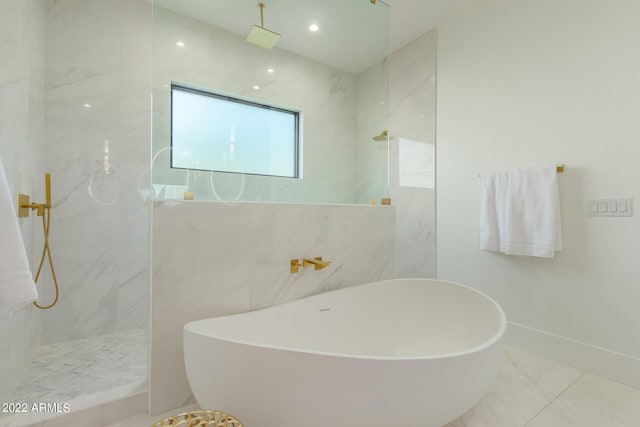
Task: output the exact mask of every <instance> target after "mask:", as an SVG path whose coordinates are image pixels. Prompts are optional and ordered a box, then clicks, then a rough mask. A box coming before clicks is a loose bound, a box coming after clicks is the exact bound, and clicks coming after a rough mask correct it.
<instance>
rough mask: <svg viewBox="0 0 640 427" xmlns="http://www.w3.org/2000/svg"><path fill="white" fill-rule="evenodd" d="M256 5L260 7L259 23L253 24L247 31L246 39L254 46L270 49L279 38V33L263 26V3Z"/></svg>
mask: <svg viewBox="0 0 640 427" xmlns="http://www.w3.org/2000/svg"><path fill="white" fill-rule="evenodd" d="M258 7H259V8H260V25H259V26H258V25H254V26H253V28H252V29H251V31H249V35H248V36H247V41H248V42H249V43H253V44H255V45H256V46H260V47H263V48H265V49H271V48H272V47H273V46H275V44H276V43H278V40H280V34H278V33H276V32H275V31H271V30H267V29H266V28H264V3H258Z"/></svg>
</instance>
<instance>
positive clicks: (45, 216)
mask: <svg viewBox="0 0 640 427" xmlns="http://www.w3.org/2000/svg"><path fill="white" fill-rule="evenodd" d="M44 186H45V202H44V203H29V196H27V195H25V194H18V204H19V209H18V216H19V217H28V216H29V213H30V210H37V211H38V216H41V217H42V230H43V232H44V247H43V248H42V257H41V258H40V265H39V266H38V271H37V273H36V275H35V277H34V278H33V280H34V282H36V283H38V279H39V278H40V273H42V266H43V265H44V259H45V257H47V258H48V259H49V267H51V276H52V277H53V286H54V287H55V290H56V296H55V298H54V299H53V302H52V303H51V304H49V305H40V304H38V303H37V302H35V301H34V303H33V305H35V306H36V307H38V308H39V309H42V310H46V309H49V308H51V307H53V306H54V305H56V303H57V302H58V298H59V297H60V288H59V286H58V277H57V276H56V270H55V269H54V268H53V258H52V257H51V247H50V246H49V228H50V227H51V174H50V173H46V174H44Z"/></svg>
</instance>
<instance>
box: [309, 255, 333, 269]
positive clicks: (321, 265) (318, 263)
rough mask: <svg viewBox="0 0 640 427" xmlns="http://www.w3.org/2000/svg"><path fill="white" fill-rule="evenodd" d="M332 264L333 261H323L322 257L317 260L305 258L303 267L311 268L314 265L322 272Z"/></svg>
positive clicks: (316, 258)
mask: <svg viewBox="0 0 640 427" xmlns="http://www.w3.org/2000/svg"><path fill="white" fill-rule="evenodd" d="M329 264H331V261H323V260H322V257H321V256H318V257H315V258H305V259H303V260H302V266H303V267H305V268H306V267H311V266H312V265H313V266H314V267H315V269H316V270H322V269H323V268H325V267H328V266H329Z"/></svg>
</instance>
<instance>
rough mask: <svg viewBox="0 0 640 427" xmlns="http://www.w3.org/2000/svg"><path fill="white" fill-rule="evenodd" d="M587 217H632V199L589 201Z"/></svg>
mask: <svg viewBox="0 0 640 427" xmlns="http://www.w3.org/2000/svg"><path fill="white" fill-rule="evenodd" d="M587 216H633V199H591V200H588V201H587Z"/></svg>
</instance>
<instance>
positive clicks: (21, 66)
mask: <svg viewBox="0 0 640 427" xmlns="http://www.w3.org/2000/svg"><path fill="white" fill-rule="evenodd" d="M44 21H45V3H44V1H40V0H38V1H18V0H13V1H3V2H0V63H1V64H2V66H1V67H0V158H2V161H3V163H4V167H5V172H6V175H7V179H8V181H9V188H10V190H11V194H12V195H13V196H14V197H16V198H17V194H18V193H25V194H29V195H31V196H32V197H36V198H37V199H40V200H41V198H42V195H43V190H42V183H43V175H42V172H43V169H42V161H43V154H44V147H43V143H44V137H43V132H44V60H45V55H44ZM36 225H39V223H36V222H35V218H34V217H33V216H31V217H30V218H23V219H20V228H21V231H22V236H23V238H24V241H25V246H26V248H27V253H28V254H29V255H30V258H31V260H33V259H35V258H34V256H33V255H34V254H33V252H34V250H33V249H34V248H39V246H40V243H41V239H40V237H39V236H40V234H36V233H34V230H36V231H39V228H36V227H35V226H36ZM34 236H37V237H34ZM32 264H33V261H32ZM39 314H40V313H38V311H37V310H36V309H35V307H33V306H32V305H29V306H27V307H26V308H24V309H23V310H20V311H18V312H17V313H14V315H13V316H11V317H9V318H8V319H5V320H3V321H1V322H0V342H2V345H0V360H2V363H0V378H1V380H0V402H10V401H11V399H12V397H13V396H14V390H15V386H16V384H17V383H18V381H19V380H20V378H21V377H22V375H24V374H25V372H26V370H27V366H28V364H29V362H30V360H31V357H32V354H33V349H34V348H35V346H37V344H38V341H39V335H40V329H39V325H40V322H39V320H40V318H39Z"/></svg>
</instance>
